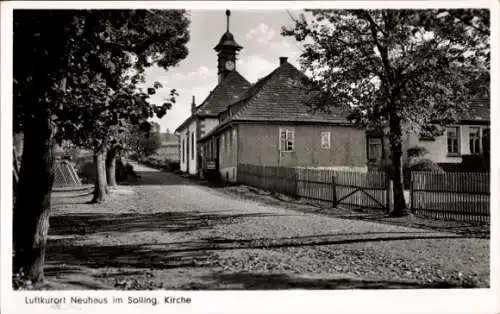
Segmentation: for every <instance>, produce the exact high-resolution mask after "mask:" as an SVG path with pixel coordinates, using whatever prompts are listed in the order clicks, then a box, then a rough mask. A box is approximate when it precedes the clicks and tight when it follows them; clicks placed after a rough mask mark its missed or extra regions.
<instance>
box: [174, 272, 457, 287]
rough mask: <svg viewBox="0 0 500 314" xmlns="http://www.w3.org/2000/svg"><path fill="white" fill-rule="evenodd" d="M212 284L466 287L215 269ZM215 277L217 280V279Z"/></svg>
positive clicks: (246, 285) (210, 277) (449, 284)
mask: <svg viewBox="0 0 500 314" xmlns="http://www.w3.org/2000/svg"><path fill="white" fill-rule="evenodd" d="M204 279H205V280H206V281H207V282H210V286H212V287H214V286H215V287H216V288H215V289H217V290H227V289H244V290H281V289H308V290H315V289H322V290H331V289H429V288H458V287H462V286H459V285H454V284H451V283H441V282H436V283H429V284H422V283H420V282H416V281H396V280H377V281H373V280H361V279H353V278H307V277H304V276H297V275H289V274H262V273H260V274H259V273H241V272H237V273H214V274H212V275H210V276H205V278H204ZM214 281H215V283H214ZM204 288H206V286H205V287H204V285H203V284H191V285H188V286H185V287H183V289H189V290H199V289H204Z"/></svg>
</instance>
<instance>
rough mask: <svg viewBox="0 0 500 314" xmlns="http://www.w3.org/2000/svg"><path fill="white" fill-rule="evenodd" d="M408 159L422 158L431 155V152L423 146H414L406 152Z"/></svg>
mask: <svg viewBox="0 0 500 314" xmlns="http://www.w3.org/2000/svg"><path fill="white" fill-rule="evenodd" d="M406 152H407V155H408V158H421V157H423V156H425V155H427V154H428V153H429V150H427V148H425V147H421V146H413V147H410V148H408V150H407V151H406Z"/></svg>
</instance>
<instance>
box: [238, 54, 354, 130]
mask: <svg viewBox="0 0 500 314" xmlns="http://www.w3.org/2000/svg"><path fill="white" fill-rule="evenodd" d="M305 78H306V76H305V75H304V74H303V73H302V72H301V71H299V70H298V69H297V68H295V67H294V66H293V65H291V64H290V63H288V62H284V63H283V64H282V65H281V66H280V67H278V68H277V69H276V70H274V71H273V72H271V74H269V75H268V76H266V77H265V78H263V79H261V80H260V81H258V82H257V83H256V84H254V86H252V88H251V89H250V90H249V91H248V92H247V93H246V94H245V95H244V96H243V97H242V100H241V101H240V102H239V103H236V104H234V105H232V106H231V109H230V110H231V118H230V119H231V120H233V121H237V120H250V121H289V122H322V123H340V124H347V123H348V120H347V113H346V112H345V111H344V110H343V109H342V108H332V109H330V112H328V113H326V112H323V111H316V112H314V111H313V110H311V107H310V106H308V105H307V103H308V100H310V96H309V95H308V93H307V91H306V90H305V89H304V88H303V85H302V83H301V82H302V80H303V79H305Z"/></svg>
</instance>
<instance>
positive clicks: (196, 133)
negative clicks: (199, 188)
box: [176, 11, 250, 175]
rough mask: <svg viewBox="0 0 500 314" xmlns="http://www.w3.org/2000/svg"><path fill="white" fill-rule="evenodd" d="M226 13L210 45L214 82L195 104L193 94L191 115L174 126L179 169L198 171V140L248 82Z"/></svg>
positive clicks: (209, 129)
mask: <svg viewBox="0 0 500 314" xmlns="http://www.w3.org/2000/svg"><path fill="white" fill-rule="evenodd" d="M226 17H227V30H226V32H225V33H224V34H223V35H222V37H221V39H220V40H219V43H218V44H217V45H216V46H215V48H214V50H215V51H216V52H217V59H218V60H217V70H218V71H217V75H218V83H217V85H216V86H215V88H214V89H213V90H212V91H211V92H210V94H209V95H208V96H207V98H206V99H205V100H204V101H203V102H202V103H201V104H200V105H199V106H196V104H195V101H194V97H193V102H192V104H191V116H190V117H188V118H187V119H186V120H185V121H184V122H183V123H182V124H181V125H180V126H179V127H178V128H177V129H176V134H178V135H179V138H180V147H179V148H180V154H179V155H180V167H181V171H182V172H185V173H188V174H192V175H194V174H198V173H199V169H200V165H201V160H202V155H201V154H202V152H201V150H200V148H199V144H198V140H199V139H200V138H201V137H202V136H204V135H205V134H207V133H209V132H210V131H212V130H213V129H214V128H215V127H216V126H217V125H218V124H219V119H218V116H219V113H220V112H222V111H224V110H225V109H226V108H227V106H228V105H230V104H231V103H233V102H235V101H238V100H239V97H240V96H241V95H242V94H243V93H244V92H245V91H246V90H247V89H248V88H250V83H249V82H248V81H247V80H246V79H245V78H244V77H243V76H242V75H241V74H240V73H239V72H238V71H237V68H236V66H237V55H238V52H239V51H240V50H241V49H242V48H243V47H241V46H240V45H238V44H237V43H236V41H235V39H234V35H233V34H232V33H231V32H230V31H229V17H230V12H229V11H226Z"/></svg>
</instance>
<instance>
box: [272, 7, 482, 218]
mask: <svg viewBox="0 0 500 314" xmlns="http://www.w3.org/2000/svg"><path fill="white" fill-rule="evenodd" d="M306 11H307V18H306V15H305V14H302V15H301V16H300V18H298V19H294V25H293V26H292V27H284V28H283V29H282V34H283V35H284V36H292V37H294V38H295V39H296V40H297V41H299V42H303V43H304V45H303V46H304V52H303V53H302V55H301V59H300V61H301V65H302V67H303V68H304V69H305V71H306V73H309V74H310V77H311V80H310V81H309V82H308V85H309V88H310V89H311V90H314V91H316V93H314V95H316V96H315V97H314V101H312V102H311V104H310V105H311V106H312V107H313V109H314V110H325V111H328V108H330V107H331V106H345V107H346V108H347V109H348V110H349V111H350V116H349V119H351V120H352V121H353V123H354V124H355V125H358V126H360V127H368V128H374V129H379V130H381V131H383V132H384V133H385V135H386V136H385V139H386V141H388V142H389V143H386V145H385V147H390V152H388V153H390V154H389V155H390V156H391V157H390V158H391V162H390V165H388V168H387V171H388V172H389V175H390V176H391V177H392V179H393V181H394V185H393V192H394V211H393V212H392V215H395V216H399V215H403V214H405V213H406V202H405V199H404V194H403V173H402V155H403V151H402V139H403V138H404V136H405V135H406V134H408V133H412V132H417V133H422V134H427V135H439V134H441V133H442V132H443V127H444V126H446V125H447V124H449V123H451V122H454V121H456V120H457V119H459V117H460V116H461V115H463V114H466V112H467V108H468V104H467V100H468V99H470V97H471V96H474V93H477V91H476V90H474V89H473V88H471V86H473V85H474V84H470V82H471V81H474V80H476V79H479V77H483V76H484V73H487V72H488V71H489V60H490V56H489V11H487V10H462V9H460V10H306ZM488 79H489V78H488ZM317 91H319V92H317ZM387 144H388V145H387Z"/></svg>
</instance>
